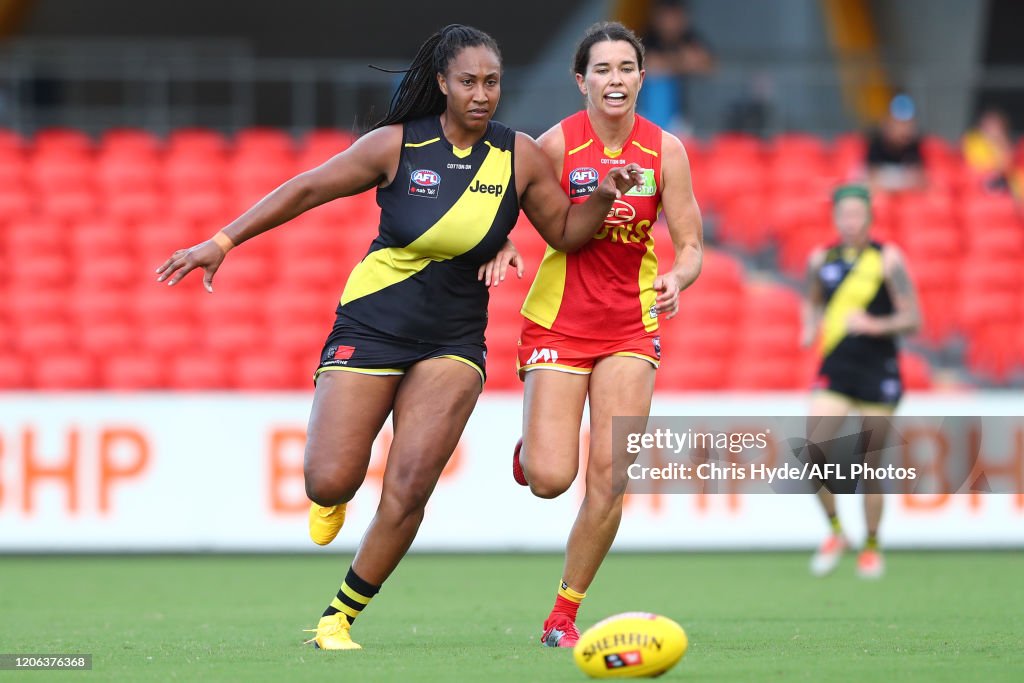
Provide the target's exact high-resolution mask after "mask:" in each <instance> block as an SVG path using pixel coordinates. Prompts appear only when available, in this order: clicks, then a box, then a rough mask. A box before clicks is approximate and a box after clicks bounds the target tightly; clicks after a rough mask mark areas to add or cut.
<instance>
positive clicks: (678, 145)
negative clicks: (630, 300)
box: [654, 133, 704, 318]
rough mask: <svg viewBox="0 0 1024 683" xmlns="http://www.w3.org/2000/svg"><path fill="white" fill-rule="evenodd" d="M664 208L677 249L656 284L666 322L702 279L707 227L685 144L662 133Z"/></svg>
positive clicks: (660, 312)
mask: <svg viewBox="0 0 1024 683" xmlns="http://www.w3.org/2000/svg"><path fill="white" fill-rule="evenodd" d="M661 152H662V155H663V158H662V162H661V183H662V189H661V206H662V210H663V211H664V212H665V219H666V220H667V221H668V232H669V235H670V236H671V237H672V246H673V247H674V248H675V259H674V261H673V262H672V269H671V270H670V271H668V272H667V273H663V274H661V275H659V276H658V277H657V278H655V280H654V289H655V290H656V291H657V292H658V297H657V299H656V300H655V303H656V305H657V307H658V313H659V314H667V315H666V317H667V318H673V317H675V315H676V313H678V312H679V293H680V292H681V291H683V290H684V289H686V288H687V287H689V286H690V285H692V284H693V283H694V281H695V280H696V279H697V276H698V275H700V269H701V264H702V263H703V261H704V226H703V223H702V221H701V217H700V207H699V206H697V199H696V198H695V197H694V196H693V183H692V181H691V179H690V161H689V159H688V158H687V156H686V149H685V148H684V147H683V143H682V142H680V141H679V138H677V137H676V136H675V135H672V134H671V133H662V143H661Z"/></svg>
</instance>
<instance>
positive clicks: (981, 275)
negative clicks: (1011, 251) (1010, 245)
mask: <svg viewBox="0 0 1024 683" xmlns="http://www.w3.org/2000/svg"><path fill="white" fill-rule="evenodd" d="M960 282H961V284H962V287H963V288H964V289H972V290H979V291H985V290H987V291H990V292H994V291H997V290H1004V291H1015V292H1019V291H1020V285H1021V264H1020V263H1019V262H1017V261H1016V260H1015V259H1012V258H1011V259H1009V260H998V261H995V260H990V261H988V262H987V263H981V262H967V263H963V264H962V265H961V266H960Z"/></svg>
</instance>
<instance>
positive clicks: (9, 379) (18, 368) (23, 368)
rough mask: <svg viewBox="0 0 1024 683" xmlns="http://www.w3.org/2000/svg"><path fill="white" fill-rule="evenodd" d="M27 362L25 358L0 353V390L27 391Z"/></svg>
mask: <svg viewBox="0 0 1024 683" xmlns="http://www.w3.org/2000/svg"><path fill="white" fill-rule="evenodd" d="M28 386H29V360H28V358H27V357H25V356H21V355H13V354H8V353H0V389H5V390H10V389H27V388H28Z"/></svg>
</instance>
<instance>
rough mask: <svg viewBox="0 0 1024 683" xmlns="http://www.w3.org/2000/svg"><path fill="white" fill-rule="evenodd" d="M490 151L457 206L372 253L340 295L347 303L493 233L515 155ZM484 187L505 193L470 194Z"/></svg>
mask: <svg viewBox="0 0 1024 683" xmlns="http://www.w3.org/2000/svg"><path fill="white" fill-rule="evenodd" d="M485 144H487V146H488V147H490V150H488V152H487V156H486V157H484V161H483V163H482V164H480V170H478V171H477V172H476V175H475V176H474V177H473V180H472V181H471V182H470V183H469V186H468V187H467V188H466V191H465V192H463V193H462V196H461V197H459V199H458V201H456V202H455V203H454V204H453V205H452V208H450V209H448V211H447V212H446V213H445V214H444V215H443V216H441V218H440V219H439V220H438V221H437V222H436V223H435V224H434V225H432V226H431V227H430V228H428V229H427V231H426V232H424V233H423V234H422V235H420V236H419V237H417V238H416V239H415V240H413V242H412V243H411V244H410V245H409V246H407V247H389V248H386V249H378V250H377V251H375V252H373V253H371V254H367V256H366V258H364V259H363V260H362V261H360V262H359V263H358V264H357V265H356V267H355V268H353V269H352V274H351V275H350V276H349V278H348V282H347V283H346V285H345V291H344V292H342V294H341V304H342V305H345V304H347V303H349V302H350V301H354V300H356V299H359V298H361V297H364V296H367V295H368V294H373V293H374V292H379V291H380V290H382V289H385V288H387V287H390V286H391V285H394V284H398V283H399V282H402V281H403V280H406V279H408V278H410V277H412V276H413V275H415V274H416V273H418V272H420V271H421V270H423V269H424V268H426V267H427V265H428V264H429V263H431V262H432V261H446V260H450V259H453V258H455V257H456V256H460V255H461V254H465V253H466V252H467V251H469V250H470V249H472V248H473V247H475V246H476V245H477V244H479V243H480V241H481V240H482V239H483V238H484V237H485V236H486V235H487V233H488V232H489V231H490V229H491V226H492V225H493V223H494V217H495V216H496V215H497V214H498V208H499V207H500V206H501V201H502V199H504V198H505V194H506V193H508V192H515V191H516V189H515V188H514V187H509V182H510V180H511V178H512V152H511V150H501V149H498V148H497V147H494V146H492V145H491V144H490V143H489V142H485ZM478 183H479V184H480V185H501V186H502V188H504V191H503V192H501V193H500V194H493V193H490V192H470V191H469V188H470V187H474V186H476V185H477V184H478Z"/></svg>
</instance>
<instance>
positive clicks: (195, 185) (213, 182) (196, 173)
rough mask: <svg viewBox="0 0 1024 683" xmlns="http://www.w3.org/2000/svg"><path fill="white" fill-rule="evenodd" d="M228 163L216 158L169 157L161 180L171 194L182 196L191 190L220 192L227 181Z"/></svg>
mask: <svg viewBox="0 0 1024 683" xmlns="http://www.w3.org/2000/svg"><path fill="white" fill-rule="evenodd" d="M227 174H228V165H227V164H226V163H224V162H223V161H220V160H219V159H218V158H216V157H213V158H207V157H196V156H179V157H169V158H168V159H167V163H166V164H165V165H164V175H163V181H164V185H165V186H166V188H167V190H168V191H169V192H170V193H171V195H174V196H177V197H182V196H187V195H188V194H189V193H192V192H202V193H211V192H221V191H222V190H223V188H224V187H225V186H226V183H227Z"/></svg>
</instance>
